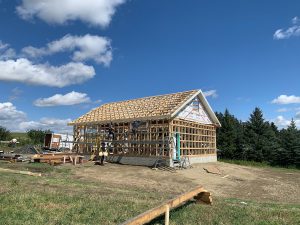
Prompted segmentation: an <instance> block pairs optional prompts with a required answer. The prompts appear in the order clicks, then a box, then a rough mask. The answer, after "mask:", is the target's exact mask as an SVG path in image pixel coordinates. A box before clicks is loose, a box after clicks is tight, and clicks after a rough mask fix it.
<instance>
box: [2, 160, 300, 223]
mask: <svg viewBox="0 0 300 225" xmlns="http://www.w3.org/2000/svg"><path fill="white" fill-rule="evenodd" d="M0 167H2V168H10V169H16V170H29V171H33V172H41V173H42V174H43V176H42V177H32V176H26V175H20V174H12V173H6V172H0V180H1V183H0V224H6V225H19V224H22V225H27V224H30V225H34V224H62V225H63V224H101V225H109V224H120V223H122V222H124V221H126V220H127V219H129V218H132V217H134V216H136V215H138V214H139V213H142V212H144V211H146V210H148V209H150V208H152V207H155V206H158V205H160V204H161V203H162V202H164V201H165V200H166V199H169V198H172V197H174V196H172V194H170V193H165V192H163V191H162V192H150V191H149V190H148V189H147V187H144V188H136V187H134V186H126V185H115V184H113V183H107V182H104V181H103V182H102V181H96V180H88V181H87V180H82V179H80V178H79V177H76V175H74V170H75V169H74V168H75V167H72V166H58V167H52V166H49V165H47V164H38V163H36V164H35V163H32V164H27V163H14V164H11V163H4V162H1V161H0ZM76 169H80V168H78V167H77V168H76ZM242 201H243V200H241V199H228V198H216V197H214V204H213V205H212V206H208V205H200V204H195V203H188V204H185V205H184V206H181V207H179V208H177V209H174V210H172V211H171V214H170V221H171V223H170V224H173V225H179V224H180V225H181V224H182V225H193V224H299V223H300V204H298V205H296V204H280V203H258V202H255V201H245V202H246V204H243V203H241V202H242ZM150 224H152V225H153V224H163V218H162V217H161V218H158V219H156V220H155V221H152V222H151V223H150Z"/></svg>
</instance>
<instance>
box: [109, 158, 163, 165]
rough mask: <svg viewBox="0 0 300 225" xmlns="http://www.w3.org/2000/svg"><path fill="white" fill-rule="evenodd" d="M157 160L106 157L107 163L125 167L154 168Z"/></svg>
mask: <svg viewBox="0 0 300 225" xmlns="http://www.w3.org/2000/svg"><path fill="white" fill-rule="evenodd" d="M157 159H159V158H155V157H134V156H110V157H108V161H109V162H115V163H120V164H126V165H135V166H154V164H155V162H156V160H157Z"/></svg>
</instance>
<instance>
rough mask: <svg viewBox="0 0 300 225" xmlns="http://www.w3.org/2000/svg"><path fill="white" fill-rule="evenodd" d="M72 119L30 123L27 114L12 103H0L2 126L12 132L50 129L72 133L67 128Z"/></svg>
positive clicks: (0, 122) (42, 120)
mask: <svg viewBox="0 0 300 225" xmlns="http://www.w3.org/2000/svg"><path fill="white" fill-rule="evenodd" d="M70 121H71V119H56V118H42V119H40V120H38V121H28V119H27V116H26V113H25V112H23V111H20V110H17V108H16V106H14V105H13V103H11V102H3V103H1V102H0V126H3V127H5V128H7V129H9V130H10V131H19V132H25V131H27V130H29V129H42V130H46V129H50V130H52V131H54V132H64V133H65V132H69V133H71V132H72V127H70V126H67V124H68V123H69V122H70Z"/></svg>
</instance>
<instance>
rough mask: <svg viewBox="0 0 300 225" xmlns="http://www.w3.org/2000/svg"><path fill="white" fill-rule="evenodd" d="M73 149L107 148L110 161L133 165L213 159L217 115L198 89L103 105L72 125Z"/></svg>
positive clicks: (88, 150)
mask: <svg viewBox="0 0 300 225" xmlns="http://www.w3.org/2000/svg"><path fill="white" fill-rule="evenodd" d="M69 125H72V126H73V129H74V147H73V150H75V151H77V152H78V153H82V154H91V153H92V152H94V151H96V150H97V149H100V148H101V145H102V144H103V143H105V146H106V148H107V149H108V153H109V154H108V155H109V156H108V160H109V161H111V162H118V163H123V164H132V165H146V166H153V165H155V164H156V163H158V162H159V163H165V164H166V165H168V166H174V165H175V164H176V163H179V164H182V163H189V164H192V163H204V162H214V161H216V160H217V155H216V129H217V127H219V126H220V122H219V121H218V119H217V117H216V115H215V114H214V112H213V110H212V108H211V107H210V105H209V103H208V102H207V100H206V98H205V96H204V94H203V92H202V91H201V90H192V91H185V92H179V93H173V94H166V95H158V96H151V97H145V98H138V99H132V100H126V101H120V102H112V103H107V104H103V105H101V106H100V107H98V108H95V109H93V110H92V111H90V112H88V113H87V114H85V115H83V116H81V117H79V118H78V119H76V120H74V121H72V122H71V123H70V124H69Z"/></svg>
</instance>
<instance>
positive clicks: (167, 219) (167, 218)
mask: <svg viewBox="0 0 300 225" xmlns="http://www.w3.org/2000/svg"><path fill="white" fill-rule="evenodd" d="M169 223H170V206H169V205H168V204H167V205H166V213H165V225H169Z"/></svg>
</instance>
